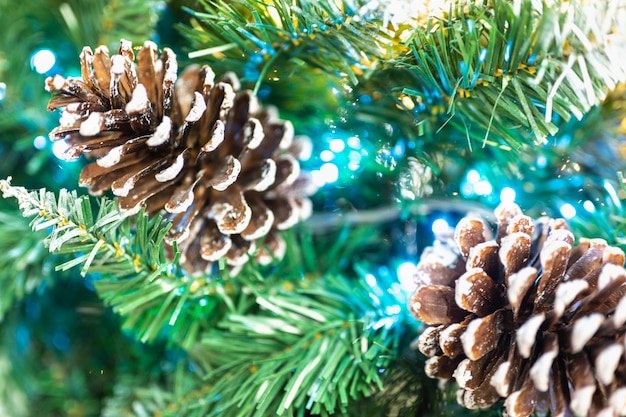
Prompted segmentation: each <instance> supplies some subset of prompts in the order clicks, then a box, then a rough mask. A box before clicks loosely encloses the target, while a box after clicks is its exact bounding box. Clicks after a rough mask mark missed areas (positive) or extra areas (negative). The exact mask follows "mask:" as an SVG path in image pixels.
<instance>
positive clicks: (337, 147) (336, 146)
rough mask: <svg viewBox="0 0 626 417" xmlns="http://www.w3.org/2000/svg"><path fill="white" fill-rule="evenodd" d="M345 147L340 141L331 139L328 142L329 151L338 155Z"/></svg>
mask: <svg viewBox="0 0 626 417" xmlns="http://www.w3.org/2000/svg"><path fill="white" fill-rule="evenodd" d="M345 147H346V144H345V143H344V142H343V141H342V140H341V139H333V140H331V141H330V150H331V151H333V152H335V153H339V152H341V151H343V150H344V149H345Z"/></svg>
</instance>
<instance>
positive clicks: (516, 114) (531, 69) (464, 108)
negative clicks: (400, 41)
mask: <svg viewBox="0 0 626 417" xmlns="http://www.w3.org/2000/svg"><path fill="white" fill-rule="evenodd" d="M562 3H563V4H562ZM617 3H618V2H617V1H615V0H613V1H609V2H580V1H569V2H556V4H555V5H553V6H548V5H547V4H544V5H543V6H538V7H539V9H537V8H536V6H535V5H534V2H532V1H531V0H524V1H520V2H515V3H514V4H512V3H511V2H509V1H505V0H497V1H494V2H485V5H481V6H477V5H475V4H474V3H473V2H469V1H459V2H458V3H457V5H456V6H455V7H454V9H453V10H452V13H451V14H450V16H448V17H444V18H441V19H439V20H436V19H434V18H433V19H431V21H430V22H429V23H428V26H427V27H425V28H421V27H420V28H417V29H416V30H415V31H414V32H413V34H412V36H411V37H410V38H409V40H408V41H407V42H406V45H407V46H409V47H410V48H411V52H412V53H411V54H407V55H406V56H405V57H402V58H399V59H398V60H396V61H395V62H394V63H395V65H397V66H399V67H403V68H406V69H408V70H409V71H410V72H411V73H412V74H413V80H414V82H413V85H410V86H407V88H405V89H404V90H403V93H404V94H406V95H408V96H411V97H413V98H414V100H415V101H416V102H417V103H418V104H416V106H415V108H414V109H413V111H414V113H415V114H416V115H418V117H419V118H420V119H429V118H431V117H432V115H434V114H436V113H441V110H445V113H446V115H447V119H446V121H445V123H443V124H449V125H451V126H453V127H454V128H455V129H457V130H460V131H465V132H467V135H468V137H471V139H472V140H474V141H478V142H479V143H481V145H482V146H485V145H487V144H490V145H497V146H506V147H507V148H514V149H519V148H522V147H525V146H528V145H529V144H531V143H534V144H537V145H538V144H547V143H548V140H547V138H548V137H550V136H552V135H554V134H555V133H556V132H557V130H558V127H559V125H560V123H562V121H567V120H568V119H569V118H570V117H571V116H574V117H576V118H577V119H580V118H582V116H583V115H584V114H585V113H586V112H588V111H589V110H590V109H591V108H592V107H593V106H596V105H598V104H600V103H601V101H602V100H603V99H604V97H605V96H606V94H607V92H608V91H609V90H611V89H613V88H615V85H616V84H617V83H618V82H620V81H623V80H624V79H625V78H626V68H625V66H624V65H623V59H622V57H623V55H624V53H626V48H624V45H625V44H624V42H623V41H619V39H618V38H619V36H620V35H619V34H618V33H615V30H617V29H616V28H619V27H623V24H620V22H618V21H616V20H617V19H618V18H617V17H616V16H620V14H619V13H614V12H613V11H614V9H615V7H617ZM566 6H567V7H566ZM434 120H440V118H438V117H436V118H435V119H434ZM439 123H441V122H439ZM439 128H441V127H439ZM435 129H437V128H435Z"/></svg>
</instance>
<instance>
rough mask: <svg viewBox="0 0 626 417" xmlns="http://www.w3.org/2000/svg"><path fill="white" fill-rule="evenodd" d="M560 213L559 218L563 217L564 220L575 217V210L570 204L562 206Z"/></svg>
mask: <svg viewBox="0 0 626 417" xmlns="http://www.w3.org/2000/svg"><path fill="white" fill-rule="evenodd" d="M560 211H561V216H563V217H565V218H566V219H571V218H572V217H574V216H576V208H575V207H574V206H572V205H571V204H570V203H565V204H563V205H562V206H561V209H560Z"/></svg>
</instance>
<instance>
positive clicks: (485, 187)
mask: <svg viewBox="0 0 626 417" xmlns="http://www.w3.org/2000/svg"><path fill="white" fill-rule="evenodd" d="M492 191H493V187H492V186H491V183H490V182H489V181H487V180H480V181H478V182H477V183H476V185H474V192H475V193H476V194H478V195H483V196H487V195H489V194H491V192H492Z"/></svg>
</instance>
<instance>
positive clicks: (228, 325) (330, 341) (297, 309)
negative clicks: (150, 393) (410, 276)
mask: <svg viewBox="0 0 626 417" xmlns="http://www.w3.org/2000/svg"><path fill="white" fill-rule="evenodd" d="M250 297H252V299H253V300H254V302H253V303H250V302H243V303H238V306H241V307H238V306H233V308H231V310H230V311H229V312H228V313H227V314H226V316H225V318H224V320H222V321H221V322H220V323H219V325H218V327H219V328H216V329H211V330H209V331H208V332H206V333H205V334H204V336H203V338H202V340H201V342H200V344H199V346H197V347H196V348H195V349H194V350H193V352H194V355H195V357H196V359H197V360H198V361H199V363H222V365H221V366H219V367H218V368H216V369H213V370H212V371H211V372H209V373H208V374H207V375H206V378H205V379H206V383H205V385H202V386H198V387H196V389H195V390H194V391H192V392H189V393H188V394H187V395H186V396H185V397H184V398H183V399H181V400H180V401H177V402H176V403H174V404H171V405H170V406H169V407H168V410H171V413H170V414H168V415H172V416H174V415H175V416H182V415H184V416H202V415H207V414H210V413H211V412H217V411H218V410H219V412H220V413H221V414H220V415H224V416H266V415H270V414H271V415H305V413H306V412H305V410H310V411H311V412H312V413H314V414H316V415H318V414H319V415H333V414H334V413H345V412H346V409H347V406H348V404H349V402H350V401H354V400H357V399H359V398H363V397H368V396H371V395H373V394H374V393H375V392H378V391H379V390H381V389H382V380H383V375H384V374H386V373H389V372H390V369H388V368H389V364H390V362H391V361H392V360H393V359H394V358H395V357H397V356H398V352H399V351H400V349H401V347H400V345H401V343H400V340H401V339H402V336H403V331H404V330H406V329H407V327H406V325H407V323H406V320H405V319H406V310H404V308H403V307H401V306H404V305H405V300H404V295H403V294H402V291H401V290H400V286H399V284H397V283H393V281H392V279H391V278H390V277H385V276H379V277H378V281H377V278H375V277H374V276H373V275H372V274H371V273H368V272H366V271H365V270H363V271H361V273H360V276H359V278H358V279H348V278H347V277H345V276H342V275H334V274H331V275H325V276H323V277H319V278H315V279H304V280H301V281H296V282H286V283H283V284H282V285H277V286H274V287H271V288H268V290H266V291H263V292H260V293H256V294H252V295H251V296H250ZM248 301H249V300H248ZM223 346H228V347H229V349H228V350H227V351H224V350H223Z"/></svg>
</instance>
